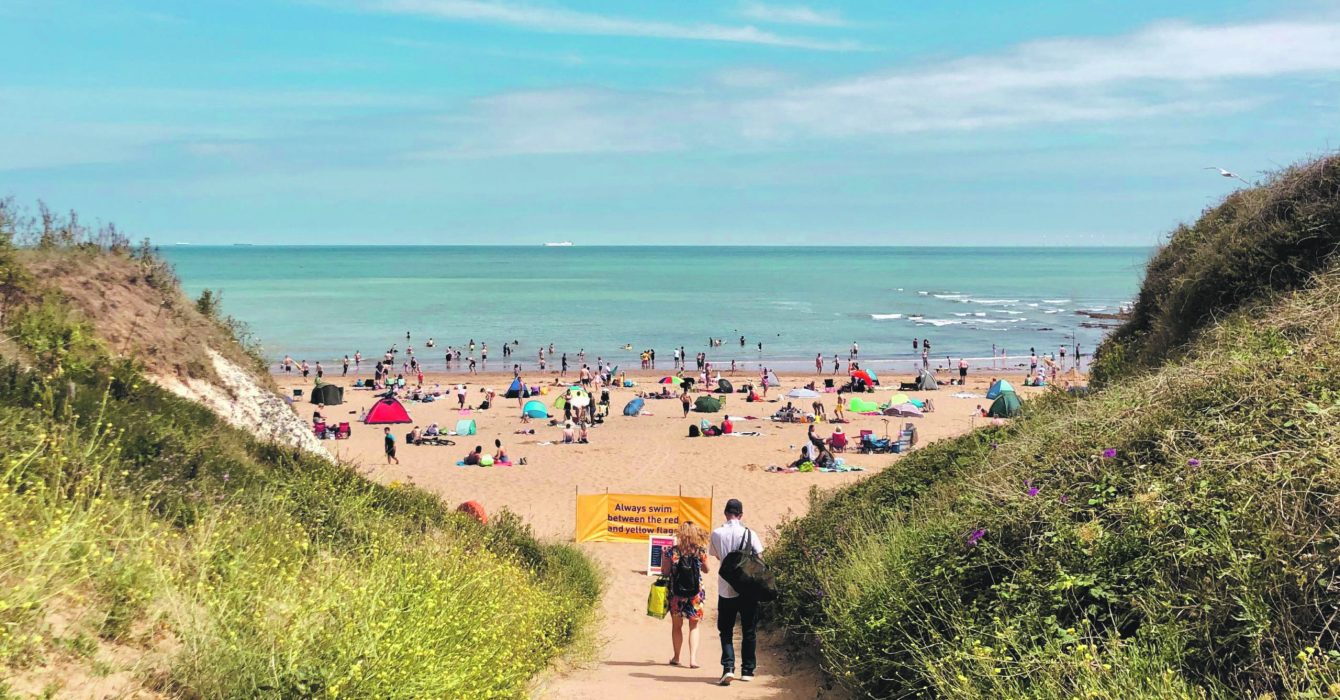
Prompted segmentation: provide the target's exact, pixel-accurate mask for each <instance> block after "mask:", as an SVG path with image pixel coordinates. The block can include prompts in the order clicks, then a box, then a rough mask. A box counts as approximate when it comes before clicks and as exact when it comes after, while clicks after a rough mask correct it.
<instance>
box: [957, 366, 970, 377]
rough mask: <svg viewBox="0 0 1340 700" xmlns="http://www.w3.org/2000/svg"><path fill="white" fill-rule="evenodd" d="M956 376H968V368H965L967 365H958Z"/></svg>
mask: <svg viewBox="0 0 1340 700" xmlns="http://www.w3.org/2000/svg"><path fill="white" fill-rule="evenodd" d="M958 376H960V377H966V376H968V368H967V367H959V368H958Z"/></svg>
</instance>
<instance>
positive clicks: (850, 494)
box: [770, 272, 1340, 698]
mask: <svg viewBox="0 0 1340 700" xmlns="http://www.w3.org/2000/svg"><path fill="white" fill-rule="evenodd" d="M1202 338H1203V339H1202V341H1201V342H1200V343H1199V344H1198V348H1197V349H1195V350H1192V351H1190V354H1189V355H1188V356H1187V357H1186V358H1185V359H1184V361H1182V362H1179V363H1177V364H1172V365H1168V366H1165V367H1164V368H1162V369H1160V370H1157V371H1155V372H1152V373H1148V374H1146V375H1144V376H1140V377H1137V378H1130V379H1126V380H1124V381H1123V382H1120V383H1118V384H1116V385H1113V386H1110V387H1108V388H1106V389H1104V390H1103V391H1101V392H1099V393H1097V394H1095V395H1092V396H1091V397H1089V398H1086V399H1073V398H1070V397H1068V396H1066V395H1064V394H1063V393H1061V392H1056V393H1055V394H1052V395H1049V396H1048V397H1046V398H1042V399H1039V400H1036V401H1033V402H1031V403H1030V404H1029V405H1027V406H1026V408H1027V412H1026V415H1025V416H1024V417H1023V418H1021V419H1018V420H1016V421H1014V423H1013V424H1012V425H1010V426H1009V427H1006V428H997V429H993V430H990V431H984V432H980V433H976V434H972V435H968V436H964V437H962V438H958V439H956V440H951V441H946V442H944V443H940V444H937V445H934V446H931V447H929V448H928V449H925V450H922V451H918V452H914V453H912V454H910V455H908V456H907V457H905V458H903V459H902V460H900V461H899V462H897V463H896V464H895V465H893V467H892V468H891V469H889V470H887V471H885V472H882V473H881V474H878V475H875V476H872V477H871V478H870V479H868V480H867V481H865V482H863V483H860V484H858V485H855V486H852V487H849V488H847V489H844V490H842V491H839V492H837V493H835V494H831V495H826V496H818V497H816V502H815V505H814V507H813V508H812V509H811V512H810V514H809V515H807V516H805V517H804V518H801V519H799V520H797V521H794V522H792V523H790V524H788V525H787V526H785V527H784V528H783V530H782V533H781V539H780V542H779V543H778V545H777V546H776V547H774V548H773V549H772V550H771V552H770V558H771V561H772V563H773V564H774V565H775V566H776V568H777V574H778V581H779V585H780V588H781V589H782V591H783V595H782V598H781V599H780V600H779V602H778V604H777V605H776V606H775V608H774V610H773V614H774V616H775V617H776V618H777V619H778V621H779V622H780V623H781V624H783V625H784V626H785V627H786V628H787V629H788V630H790V631H791V632H792V633H793V634H794V635H796V636H797V637H798V638H800V639H803V640H806V641H809V642H813V643H814V646H816V647H817V648H818V649H819V652H820V655H821V658H822V661H823V663H824V666H825V668H826V670H827V671H828V672H829V673H830V674H831V675H832V676H833V677H834V678H835V679H837V680H838V681H839V682H840V683H842V684H843V685H845V686H847V687H849V688H851V689H852V690H854V691H857V692H859V693H863V694H868V695H870V696H873V697H908V696H951V697H977V698H999V697H1056V698H1061V697H1067V698H1069V697H1104V698H1107V697H1110V698H1119V697H1120V698H1124V697H1188V698H1190V697H1257V696H1261V695H1263V694H1268V693H1273V694H1277V695H1287V696H1291V697H1331V696H1333V695H1335V694H1336V693H1337V692H1340V684H1338V683H1340V584H1337V583H1336V582H1337V581H1340V558H1337V554H1336V553H1337V552H1338V551H1340V518H1337V515H1340V376H1338V375H1337V374H1336V372H1335V371H1334V370H1335V367H1336V366H1337V363H1338V362H1340V360H1338V358H1340V273H1337V272H1329V273H1326V274H1324V275H1322V276H1321V277H1319V278H1314V279H1313V280H1312V282H1311V284H1310V285H1308V288H1307V289H1306V290H1304V291H1301V292H1297V293H1294V294H1292V295H1288V296H1285V297H1283V298H1279V299H1277V300H1275V301H1273V302H1271V303H1270V304H1269V305H1268V306H1265V307H1262V306H1260V305H1248V307H1247V308H1241V309H1239V310H1238V311H1237V312H1236V313H1235V314H1233V315H1230V316H1228V317H1226V318H1224V319H1221V321H1220V323H1219V324H1218V325H1216V326H1215V327H1214V328H1213V329H1211V330H1208V331H1206V332H1205V333H1204V334H1203V336H1202ZM1033 489H1037V490H1036V491H1033Z"/></svg>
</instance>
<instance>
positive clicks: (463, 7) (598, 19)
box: [361, 0, 861, 51]
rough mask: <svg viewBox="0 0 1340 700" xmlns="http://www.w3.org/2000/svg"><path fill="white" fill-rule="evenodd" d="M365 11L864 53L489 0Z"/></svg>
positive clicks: (413, 1)
mask: <svg viewBox="0 0 1340 700" xmlns="http://www.w3.org/2000/svg"><path fill="white" fill-rule="evenodd" d="M361 7H363V8H364V9H367V10H372V11H379V12H386V13H394V14H408V15H419V16H424V17H436V18H439V19H447V20H455V21H460V22H479V23H487V24H501V25H506V26H511V27H519V28H522V29H528V30H531V31H538V32H548V33H558V34H588V35H604V36H634V37H654V38H659V39H687V40H694V41H716V42H727V43H739V44H761V45H765V46H783V47H790V48H798V49H811V50H816V51H855V50H860V49H861V46H860V45H859V44H857V43H855V42H851V41H821V40H817V39H809V38H805V37H794V36H784V35H780V34H775V33H773V32H768V31H764V30H761V29H758V28H757V27H752V26H727V25H720V24H681V23H675V22H660V21H654V20H640V19H627V18H623V17H614V16H610V15H600V14H594V13H590V12H578V11H576V10H569V9H565V8H559V7H539V6H532V5H519V4H512V3H503V2H492V1H486V0H376V1H374V2H365V3H363V4H362V5H361Z"/></svg>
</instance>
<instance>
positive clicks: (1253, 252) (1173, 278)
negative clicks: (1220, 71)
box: [1093, 154, 1340, 384]
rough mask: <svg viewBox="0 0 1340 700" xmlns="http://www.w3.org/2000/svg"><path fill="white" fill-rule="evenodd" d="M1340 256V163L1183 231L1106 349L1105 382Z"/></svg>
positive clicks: (1291, 177)
mask: <svg viewBox="0 0 1340 700" xmlns="http://www.w3.org/2000/svg"><path fill="white" fill-rule="evenodd" d="M1338 251H1340V155H1334V154H1333V155H1330V156H1327V157H1322V158H1317V159H1314V160H1311V161H1308V162H1304V163H1300V164H1298V165H1294V166H1292V167H1289V168H1285V169H1283V170H1281V171H1280V172H1278V173H1276V174H1274V175H1272V176H1271V177H1270V178H1269V179H1268V180H1267V181H1266V183H1265V184H1264V185H1261V186H1260V187H1254V188H1247V189H1242V190H1239V191H1237V192H1234V193H1233V194H1231V195H1229V196H1228V197H1227V198H1226V199H1225V200H1224V201H1223V202H1222V203H1221V204H1219V205H1218V206H1216V207H1213V208H1211V209H1208V210H1206V211H1205V212H1204V213H1203V215H1202V216H1201V217H1200V219H1199V220H1197V221H1196V222H1195V223H1194V224H1191V225H1189V226H1186V225H1183V226H1179V227H1178V228H1177V229H1176V230H1174V231H1173V232H1172V234H1171V236H1170V237H1169V239H1168V242H1167V243H1166V244H1165V245H1164V246H1162V247H1161V248H1160V250H1159V251H1158V252H1157V253H1156V254H1155V255H1154V257H1153V258H1152V259H1151V260H1150V261H1149V265H1148V266H1147V268H1146V270H1145V279H1144V282H1143V283H1142V284H1141V287H1140V293H1139V296H1138V297H1137V298H1136V302H1135V306H1134V308H1133V309H1132V314H1131V319H1130V321H1129V322H1127V323H1125V324H1123V325H1122V327H1121V328H1119V329H1118V330H1117V331H1115V332H1114V333H1113V334H1112V335H1111V336H1109V337H1108V338H1107V339H1106V340H1105V341H1104V342H1103V343H1102V345H1101V346H1100V347H1099V348H1098V352H1097V354H1096V359H1097V361H1096V363H1095V365H1094V371H1093V374H1094V380H1095V381H1096V382H1097V383H1099V384H1102V383H1105V382H1109V381H1113V380H1115V379H1117V378H1120V377H1122V376H1124V375H1126V374H1128V373H1130V372H1132V371H1137V370H1140V369H1149V368H1153V367H1157V366H1158V365H1160V364H1161V363H1163V362H1164V361H1166V360H1168V359H1169V358H1173V357H1176V356H1177V355H1178V354H1179V353H1181V352H1182V351H1183V350H1185V349H1186V345H1187V343H1188V342H1189V341H1191V340H1192V339H1193V338H1194V337H1195V335H1196V334H1197V333H1198V332H1200V331H1201V330H1203V329H1205V328H1208V327H1209V326H1211V325H1213V323H1214V322H1215V321H1217V320H1218V319H1220V318H1222V317H1224V316H1225V315H1226V314H1228V313H1230V312H1232V311H1233V310H1235V309H1237V308H1238V307H1240V306H1242V305H1244V304H1249V303H1258V302H1261V301H1263V300H1264V299H1265V298H1266V297H1269V296H1270V295H1272V294H1277V293H1282V292H1289V291H1292V290H1295V289H1298V288H1300V287H1303V286H1305V285H1306V284H1308V282H1309V281H1310V280H1311V278H1312V276H1313V275H1314V274H1316V273H1318V272H1320V271H1322V270H1326V269H1328V268H1329V267H1330V266H1331V264H1332V260H1333V258H1334V256H1335V255H1336V253H1337V252H1338Z"/></svg>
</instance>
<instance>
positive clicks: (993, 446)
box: [991, 442, 1000, 450]
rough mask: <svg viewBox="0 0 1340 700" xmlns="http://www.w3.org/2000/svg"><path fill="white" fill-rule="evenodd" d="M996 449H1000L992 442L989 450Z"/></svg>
mask: <svg viewBox="0 0 1340 700" xmlns="http://www.w3.org/2000/svg"><path fill="white" fill-rule="evenodd" d="M997 447H1000V445H997V444H996V443H994V442H993V443H991V449H993V450H994V449H996V448H997Z"/></svg>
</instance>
